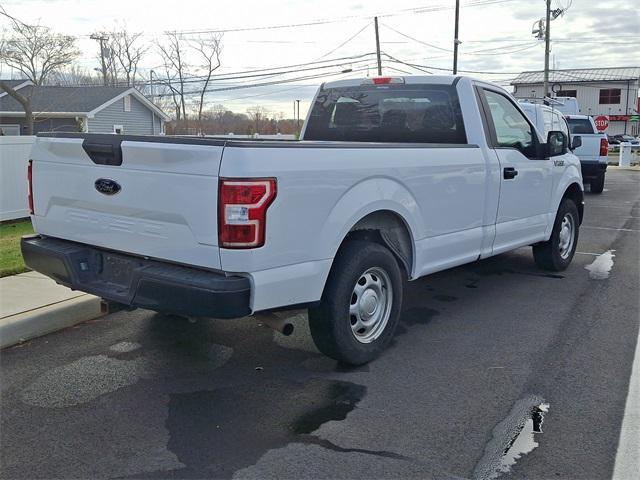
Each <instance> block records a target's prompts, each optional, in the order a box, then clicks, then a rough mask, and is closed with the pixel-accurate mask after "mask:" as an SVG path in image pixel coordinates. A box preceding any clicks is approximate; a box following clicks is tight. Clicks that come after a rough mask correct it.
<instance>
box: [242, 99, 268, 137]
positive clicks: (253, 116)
mask: <svg viewBox="0 0 640 480" xmlns="http://www.w3.org/2000/svg"><path fill="white" fill-rule="evenodd" d="M268 114H269V111H268V110H267V109H266V108H264V107H262V106H260V105H255V106H253V107H250V108H247V115H249V119H250V120H251V122H253V124H254V127H255V130H254V133H260V130H261V129H262V125H263V123H264V122H265V121H266V120H267V115H268Z"/></svg>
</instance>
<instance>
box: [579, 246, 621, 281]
mask: <svg viewBox="0 0 640 480" xmlns="http://www.w3.org/2000/svg"><path fill="white" fill-rule="evenodd" d="M613 252H615V250H607V251H606V252H604V253H603V254H602V255H598V256H597V257H596V259H595V260H594V261H593V262H592V263H590V264H589V265H587V266H586V267H584V268H585V269H587V270H589V278H591V279H593V280H606V279H607V278H609V275H610V274H611V269H612V268H613V257H615V255H614V253H613Z"/></svg>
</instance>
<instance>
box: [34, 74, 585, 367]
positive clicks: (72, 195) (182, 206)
mask: <svg viewBox="0 0 640 480" xmlns="http://www.w3.org/2000/svg"><path fill="white" fill-rule="evenodd" d="M301 137H302V139H301V140H300V141H288V142H287V141H258V140H251V141H238V140H228V139H224V140H223V139H200V138H179V137H175V138H172V137H142V136H137V137H135V136H126V135H97V134H63V133H51V134H41V135H39V137H38V139H37V142H36V144H35V147H34V150H33V152H32V159H33V160H32V161H31V163H30V166H29V173H28V176H29V185H30V188H29V192H30V195H29V202H30V208H31V215H32V221H33V224H34V227H35V229H36V231H37V232H38V234H37V235H35V236H31V237H25V238H24V239H23V241H22V252H23V256H24V258H25V261H26V263H27V265H28V266H29V267H31V268H32V269H34V270H37V271H39V272H42V273H44V274H45V275H48V276H50V277H52V278H53V279H55V280H56V281H57V282H59V283H61V284H64V285H67V286H69V287H71V288H74V289H78V290H82V291H85V292H89V293H92V294H95V295H98V296H101V297H103V298H106V299H108V300H110V301H113V302H119V303H122V304H125V305H128V306H131V307H142V308H147V309H152V310H156V311H160V312H168V313H174V314H179V315H183V316H196V317H218V318H238V317H243V316H246V315H249V314H253V313H256V312H263V311H273V310H278V309H284V308H289V307H306V308H308V309H309V322H310V328H311V333H312V335H313V339H314V341H315V342H316V345H317V346H318V348H319V349H320V350H321V351H322V352H324V353H325V354H327V355H329V356H331V357H333V358H335V359H338V360H341V361H343V362H346V363H351V364H362V363H365V362H367V361H369V360H371V359H372V358H374V357H375V356H376V355H378V354H379V353H380V352H381V351H382V350H383V349H384V348H385V346H386V345H387V344H388V343H389V341H390V340H391V338H392V336H393V334H394V330H395V328H396V325H397V323H398V320H399V316H400V311H401V303H402V291H403V283H404V281H406V280H414V279H416V278H419V277H422V276H423V275H427V274H430V273H432V272H437V271H439V270H443V269H447V268H450V267H454V266H456V265H461V264H464V263H468V262H474V261H476V260H478V259H481V258H486V257H490V256H492V255H496V254H499V253H502V252H506V251H508V250H513V249H515V248H518V247H522V246H526V245H532V246H533V256H534V258H535V261H536V263H537V264H538V265H539V266H540V267H542V268H544V269H550V270H563V269H564V268H566V267H567V266H568V265H569V263H570V262H571V259H572V257H573V254H574V251H575V248H576V243H577V240H578V229H579V226H580V223H581V221H582V216H583V190H582V178H581V176H580V163H579V161H578V159H577V158H576V157H575V156H574V155H573V154H572V153H571V152H570V150H569V148H568V138H567V135H565V134H564V133H562V132H559V131H551V132H549V134H548V136H547V138H543V137H542V136H541V135H540V133H539V132H538V130H537V129H536V128H535V127H533V125H532V124H531V123H530V121H529V120H528V119H527V117H526V115H525V114H524V113H523V111H522V109H521V108H520V106H519V105H518V104H517V102H516V101H515V100H514V99H513V98H512V97H511V96H510V95H509V94H508V93H507V92H506V91H504V90H503V89H502V88H500V87H497V86H495V85H492V84H489V83H484V82H481V81H478V80H474V79H471V78H467V77H453V76H428V77H410V76H408V77H382V78H365V79H360V80H344V81H336V82H332V83H326V84H323V85H322V86H321V87H320V88H319V90H318V92H317V94H316V97H315V99H314V102H313V104H312V108H311V110H310V113H309V115H308V118H307V120H306V122H305V125H304V128H303V131H302V134H301Z"/></svg>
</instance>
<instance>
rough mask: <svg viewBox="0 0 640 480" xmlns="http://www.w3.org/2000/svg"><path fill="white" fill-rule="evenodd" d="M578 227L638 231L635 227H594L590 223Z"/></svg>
mask: <svg viewBox="0 0 640 480" xmlns="http://www.w3.org/2000/svg"><path fill="white" fill-rule="evenodd" d="M580 228H591V229H593V230H615V231H617V232H640V230H638V229H637V228H613V227H595V226H592V225H581V226H580Z"/></svg>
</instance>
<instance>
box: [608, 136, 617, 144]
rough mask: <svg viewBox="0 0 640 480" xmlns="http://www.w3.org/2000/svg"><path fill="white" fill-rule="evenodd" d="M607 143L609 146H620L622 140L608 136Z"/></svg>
mask: <svg viewBox="0 0 640 480" xmlns="http://www.w3.org/2000/svg"><path fill="white" fill-rule="evenodd" d="M607 141H608V142H609V145H620V140H618V139H616V138H615V136H612V135H607Z"/></svg>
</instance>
